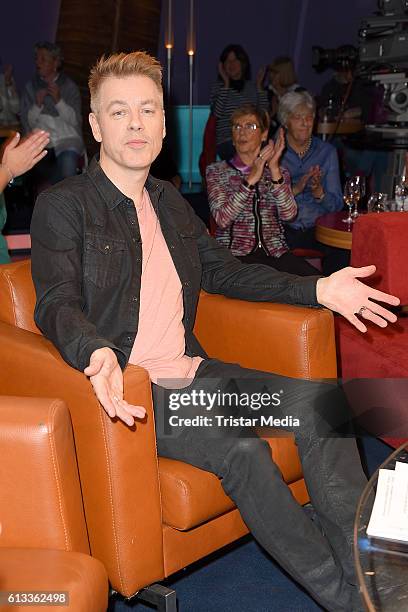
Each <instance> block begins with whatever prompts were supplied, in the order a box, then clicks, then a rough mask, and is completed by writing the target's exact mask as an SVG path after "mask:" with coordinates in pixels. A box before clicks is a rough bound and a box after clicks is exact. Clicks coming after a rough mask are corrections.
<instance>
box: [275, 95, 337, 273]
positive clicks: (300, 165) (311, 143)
mask: <svg viewBox="0 0 408 612" xmlns="http://www.w3.org/2000/svg"><path fill="white" fill-rule="evenodd" d="M315 112H316V107H315V102H314V100H313V98H312V96H311V95H310V94H309V93H308V92H307V91H301V92H294V91H292V92H289V93H286V94H285V95H284V96H282V98H281V99H280V102H279V111H278V117H279V122H280V124H281V125H283V126H284V128H285V130H286V145H287V146H286V151H285V153H284V155H283V157H282V166H283V167H284V168H286V169H287V170H288V171H289V173H290V176H291V178H292V191H293V194H294V196H295V199H296V203H297V207H298V213H297V216H296V217H295V219H293V221H291V222H290V223H287V224H286V239H287V241H288V244H289V247H290V248H292V249H295V248H304V249H318V250H320V251H323V253H324V254H325V257H324V260H323V272H324V274H327V275H328V274H331V273H332V272H335V271H336V270H339V269H340V268H343V267H345V266H347V265H348V255H347V254H346V253H345V252H343V250H342V249H334V248H332V247H326V246H324V245H323V244H321V243H319V242H317V241H316V239H315V224H316V219H317V218H318V217H321V216H322V215H324V214H326V213H328V212H335V211H337V210H341V209H342V208H343V195H342V190H341V184H340V176H339V163H338V159H337V151H336V149H335V148H334V147H333V146H332V145H331V144H329V143H328V142H323V141H322V140H320V138H316V136H313V135H312V130H313V124H314V119H315Z"/></svg>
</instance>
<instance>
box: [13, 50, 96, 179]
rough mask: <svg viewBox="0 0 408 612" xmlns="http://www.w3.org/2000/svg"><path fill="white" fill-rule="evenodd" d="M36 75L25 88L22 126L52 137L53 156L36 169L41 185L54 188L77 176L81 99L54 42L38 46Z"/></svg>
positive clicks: (80, 140)
mask: <svg viewBox="0 0 408 612" xmlns="http://www.w3.org/2000/svg"><path fill="white" fill-rule="evenodd" d="M35 63H36V68H37V72H36V75H35V76H34V77H33V79H31V81H29V82H28V83H27V85H26V87H25V90H24V93H23V96H22V100H21V122H22V124H23V129H24V131H25V132H26V133H27V132H29V131H31V130H34V129H42V130H46V131H48V132H49V133H50V145H49V154H48V155H47V157H46V159H44V160H43V162H41V163H40V164H39V165H38V166H37V168H36V178H37V180H38V182H44V181H47V182H50V183H52V184H55V183H58V182H59V181H62V179H64V178H67V177H68V176H73V175H75V174H76V173H77V168H78V161H79V157H80V155H81V154H82V153H83V152H84V143H83V140H82V115H81V97H80V93H79V89H78V86H77V85H76V84H75V83H74V81H72V79H70V78H69V77H68V76H67V75H66V74H65V73H64V72H63V71H62V70H61V64H62V54H61V50H60V48H59V47H58V46H57V45H55V44H53V43H50V42H43V43H37V44H36V45H35Z"/></svg>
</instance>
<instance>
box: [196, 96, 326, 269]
mask: <svg viewBox="0 0 408 612" xmlns="http://www.w3.org/2000/svg"><path fill="white" fill-rule="evenodd" d="M268 127H269V121H268V114H267V113H266V111H262V110H259V109H257V108H256V107H255V106H252V105H246V106H243V107H242V108H239V109H237V110H236V111H235V112H234V113H233V115H232V142H233V144H234V147H235V150H236V154H235V155H234V156H233V157H232V158H231V159H229V160H228V161H222V162H217V163H215V164H211V165H210V166H208V168H207V189H208V199H209V204H210V210H211V214H212V216H213V217H214V220H215V222H216V224H217V229H216V239H217V240H218V241H219V242H220V243H221V244H222V245H223V246H226V247H227V248H229V249H231V251H232V253H233V254H234V255H235V256H237V257H238V258H239V259H241V261H244V262H246V263H262V264H266V265H269V266H272V267H274V268H276V269H277V270H281V271H284V272H290V273H293V274H299V275H301V276H308V275H311V274H317V273H318V271H317V270H316V269H315V268H313V266H311V265H310V264H308V263H307V262H306V261H305V260H304V259H302V258H300V257H296V256H294V255H292V254H291V253H290V252H289V248H288V245H287V243H286V239H285V234H284V231H283V227H282V221H289V220H290V219H293V218H294V217H295V216H296V213H297V207H296V202H295V199H294V197H293V194H292V190H291V187H290V177H289V173H288V172H287V170H284V169H282V168H281V167H280V165H279V161H280V158H281V155H282V152H283V149H284V147H285V139H284V134H283V130H280V131H279V133H278V137H277V140H276V142H275V143H274V142H273V141H271V140H270V141H269V142H268V143H266V142H265V141H266V138H267V135H268Z"/></svg>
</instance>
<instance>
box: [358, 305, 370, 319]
mask: <svg viewBox="0 0 408 612" xmlns="http://www.w3.org/2000/svg"><path fill="white" fill-rule="evenodd" d="M365 310H369V308H367V306H362V307H361V308H360V310H359V311H358V312H357V314H358V315H359V316H360V317H362V316H363V312H364V311H365Z"/></svg>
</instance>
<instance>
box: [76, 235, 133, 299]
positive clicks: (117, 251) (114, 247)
mask: <svg viewBox="0 0 408 612" xmlns="http://www.w3.org/2000/svg"><path fill="white" fill-rule="evenodd" d="M125 251H126V243H125V241H124V240H116V239H114V238H110V237H107V236H95V235H91V234H88V235H87V236H86V238H85V255H84V276H85V278H87V279H89V280H90V281H91V282H92V283H93V284H94V285H96V286H97V287H100V288H102V289H104V288H106V287H112V286H114V285H117V284H118V282H119V280H120V277H121V273H122V270H123V259H124V253H125Z"/></svg>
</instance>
